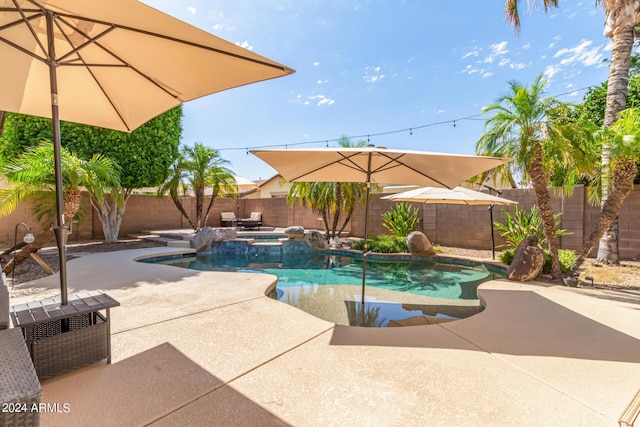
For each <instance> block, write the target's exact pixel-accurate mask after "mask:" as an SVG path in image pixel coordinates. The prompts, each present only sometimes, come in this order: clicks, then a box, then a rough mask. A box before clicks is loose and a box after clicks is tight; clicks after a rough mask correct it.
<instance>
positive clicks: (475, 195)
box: [383, 187, 518, 258]
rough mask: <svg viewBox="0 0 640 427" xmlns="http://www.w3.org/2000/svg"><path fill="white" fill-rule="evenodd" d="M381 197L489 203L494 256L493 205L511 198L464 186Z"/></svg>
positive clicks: (395, 199) (423, 189)
mask: <svg viewBox="0 0 640 427" xmlns="http://www.w3.org/2000/svg"><path fill="white" fill-rule="evenodd" d="M383 199H386V200H393V201H396V202H420V203H448V204H459V205H489V213H490V218H489V222H490V223H491V249H492V252H493V256H494V258H495V243H494V239H493V210H492V208H493V205H510V204H512V203H518V202H514V201H513V200H509V199H504V198H502V197H498V196H493V195H491V194H487V193H482V192H480V191H475V190H471V189H469V188H464V187H455V188H452V189H447V188H435V187H422V188H416V189H413V190H409V191H404V192H402V193H397V194H392V195H390V196H385V197H383Z"/></svg>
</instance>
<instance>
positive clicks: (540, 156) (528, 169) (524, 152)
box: [476, 75, 590, 278]
mask: <svg viewBox="0 0 640 427" xmlns="http://www.w3.org/2000/svg"><path fill="white" fill-rule="evenodd" d="M545 84H546V81H545V80H544V79H543V76H542V75H539V76H538V77H537V78H536V80H535V81H534V83H533V84H532V85H531V87H526V86H524V85H523V84H522V83H519V82H516V81H511V82H509V92H508V93H507V94H506V95H503V96H502V97H500V98H499V99H498V100H497V102H496V103H493V104H490V105H487V106H486V107H484V108H483V112H484V113H493V116H492V117H491V118H489V119H488V120H487V121H486V123H485V128H486V130H487V132H486V133H485V134H484V135H482V137H481V138H480V140H479V141H478V142H477V143H476V152H477V154H479V155H492V156H494V155H500V156H507V157H511V158H512V159H513V165H512V167H513V168H517V169H518V171H517V173H516V175H520V176H522V180H523V182H527V181H528V182H530V183H531V184H532V186H533V188H534V192H535V195H536V200H537V202H538V206H539V208H540V215H541V217H542V220H543V222H544V228H545V235H546V237H547V244H548V245H549V251H550V252H551V261H552V266H551V275H552V277H554V278H559V277H560V274H561V271H560V262H559V259H558V248H559V242H558V237H557V233H556V229H555V220H554V213H553V210H552V208H551V197H550V196H549V190H548V186H549V185H548V184H549V179H548V175H549V171H550V170H551V169H553V168H554V167H556V165H557V164H558V163H559V162H561V163H562V164H563V165H564V166H565V168H568V167H573V168H576V169H582V168H588V167H589V166H590V165H589V162H588V158H587V156H585V154H584V151H583V150H581V149H579V148H577V147H576V144H573V143H572V141H571V140H570V139H569V138H568V137H567V135H571V136H572V137H573V136H574V135H573V134H572V129H571V127H570V125H560V124H559V123H557V122H556V121H554V120H552V119H551V117H552V116H554V111H555V109H557V108H558V106H559V105H560V103H559V102H558V101H556V100H554V99H553V98H548V99H545V98H543V97H542V95H543V91H544V86H545ZM576 139H577V140H581V138H576ZM570 165H571V166H570Z"/></svg>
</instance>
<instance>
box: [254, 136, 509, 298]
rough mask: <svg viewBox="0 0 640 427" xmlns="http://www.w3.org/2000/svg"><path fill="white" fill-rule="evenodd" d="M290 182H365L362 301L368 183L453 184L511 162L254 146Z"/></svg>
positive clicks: (387, 151) (378, 151)
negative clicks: (267, 148)
mask: <svg viewBox="0 0 640 427" xmlns="http://www.w3.org/2000/svg"><path fill="white" fill-rule="evenodd" d="M250 152H251V153H252V154H254V155H256V156H257V157H259V158H260V159H262V160H264V161H265V162H266V163H268V164H269V165H270V166H271V167H273V168H274V169H275V170H277V171H278V173H279V174H280V175H282V177H283V178H284V179H286V180H287V181H289V182H360V183H366V184H367V193H366V202H365V219H364V242H365V243H364V250H363V263H362V269H363V272H362V303H363V304H364V295H365V282H366V266H367V260H366V256H367V250H368V246H367V239H368V222H369V193H370V185H371V184H372V183H374V184H411V185H423V186H427V185H428V186H434V187H442V188H453V187H456V186H457V185H459V184H461V183H462V182H464V181H466V180H467V179H469V178H471V177H473V176H475V175H478V174H480V173H482V172H484V171H487V170H489V169H493V168H495V167H497V166H500V165H502V164H504V163H506V162H508V161H509V159H503V158H497V157H482V156H465V155H457V154H444V153H430V152H424V151H412V150H392V149H387V148H384V147H374V146H368V147H365V148H317V149H292V150H289V149H287V150H250Z"/></svg>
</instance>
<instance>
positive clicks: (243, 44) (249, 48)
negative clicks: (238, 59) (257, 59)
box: [236, 40, 253, 50]
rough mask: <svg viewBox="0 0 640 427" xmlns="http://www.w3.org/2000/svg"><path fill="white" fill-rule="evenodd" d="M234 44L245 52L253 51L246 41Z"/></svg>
mask: <svg viewBox="0 0 640 427" xmlns="http://www.w3.org/2000/svg"><path fill="white" fill-rule="evenodd" d="M236 44H237V45H238V46H240V47H243V48H245V49H247V50H253V46H251V44H249V42H248V41H247V40H245V41H243V42H242V43H240V42H236Z"/></svg>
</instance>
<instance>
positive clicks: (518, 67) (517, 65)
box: [509, 62, 527, 70]
mask: <svg viewBox="0 0 640 427" xmlns="http://www.w3.org/2000/svg"><path fill="white" fill-rule="evenodd" d="M526 66H527V64H524V63H522V62H512V63H511V64H509V68H511V69H512V70H522V69H523V68H525V67H526Z"/></svg>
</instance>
